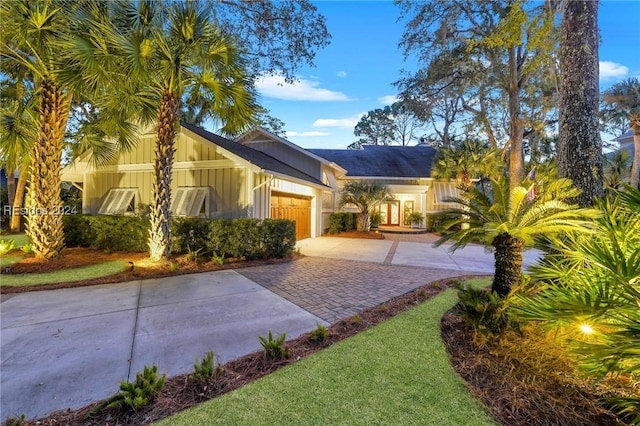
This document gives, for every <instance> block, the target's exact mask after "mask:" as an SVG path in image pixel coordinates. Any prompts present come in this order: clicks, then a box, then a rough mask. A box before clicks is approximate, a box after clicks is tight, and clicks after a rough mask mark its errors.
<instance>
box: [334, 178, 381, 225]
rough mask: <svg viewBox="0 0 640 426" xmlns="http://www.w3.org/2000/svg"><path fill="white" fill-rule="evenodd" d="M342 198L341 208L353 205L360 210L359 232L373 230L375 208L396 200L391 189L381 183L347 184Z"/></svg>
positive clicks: (342, 192)
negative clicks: (372, 222)
mask: <svg viewBox="0 0 640 426" xmlns="http://www.w3.org/2000/svg"><path fill="white" fill-rule="evenodd" d="M341 196H342V197H341V198H340V203H339V206H340V207H344V206H345V205H347V204H353V205H355V206H356V207H357V208H358V210H360V214H359V215H358V225H357V229H358V231H369V230H370V229H371V212H372V211H373V208H374V207H376V206H378V205H380V204H383V203H388V202H389V201H393V200H394V197H393V195H391V191H390V190H389V187H387V186H386V185H382V184H380V183H365V182H347V183H346V184H345V185H344V186H343V187H342V191H341Z"/></svg>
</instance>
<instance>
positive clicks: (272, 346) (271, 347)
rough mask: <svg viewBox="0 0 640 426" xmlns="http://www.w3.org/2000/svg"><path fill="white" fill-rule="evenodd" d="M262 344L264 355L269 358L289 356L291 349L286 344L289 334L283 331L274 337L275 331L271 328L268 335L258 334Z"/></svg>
mask: <svg viewBox="0 0 640 426" xmlns="http://www.w3.org/2000/svg"><path fill="white" fill-rule="evenodd" d="M258 339H260V344H261V345H262V348H263V349H264V356H265V358H267V359H284V358H288V357H289V354H290V351H289V348H287V347H286V346H285V344H284V341H285V340H286V339H287V334H286V333H282V334H280V335H279V336H278V337H273V333H272V332H271V330H269V334H268V335H267V337H264V336H258Z"/></svg>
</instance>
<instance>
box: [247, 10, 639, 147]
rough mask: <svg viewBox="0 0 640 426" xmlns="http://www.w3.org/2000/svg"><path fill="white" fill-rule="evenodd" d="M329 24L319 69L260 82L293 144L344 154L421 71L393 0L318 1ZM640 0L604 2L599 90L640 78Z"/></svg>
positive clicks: (263, 96) (263, 97)
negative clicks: (404, 41)
mask: <svg viewBox="0 0 640 426" xmlns="http://www.w3.org/2000/svg"><path fill="white" fill-rule="evenodd" d="M315 4H316V6H317V7H318V10H319V11H320V13H322V14H323V15H324V16H325V17H326V19H327V27H328V30H329V32H330V33H331V36H332V39H331V44H330V45H329V46H328V47H326V48H325V49H323V50H320V51H319V52H318V53H317V56H316V61H315V63H316V67H313V68H311V67H305V68H303V69H301V70H300V71H299V72H298V78H299V81H298V82H297V83H295V84H293V85H287V84H285V85H280V83H282V81H281V79H280V78H278V77H267V78H265V79H263V80H262V81H259V82H258V89H259V93H260V95H261V103H262V104H263V105H264V106H265V107H266V108H268V109H269V110H270V111H271V114H272V115H273V116H275V117H277V118H279V119H281V120H283V121H284V122H285V124H286V126H285V129H286V131H287V139H289V140H291V141H292V142H294V143H296V144H298V145H300V146H302V147H305V148H346V146H347V145H349V144H350V143H352V142H354V141H355V140H356V137H355V136H354V135H353V128H354V126H355V125H356V123H357V122H358V120H359V118H360V117H361V116H362V115H363V114H365V113H366V112H367V111H370V110H372V109H376V108H381V107H383V106H384V105H386V104H388V103H390V102H391V101H392V99H393V97H394V96H395V95H396V93H397V91H396V90H395V88H394V86H393V82H394V81H396V80H398V78H399V77H400V71H401V70H402V69H407V70H410V71H413V70H416V69H417V67H416V63H415V62H414V61H413V60H412V59H411V58H409V59H408V60H407V61H405V60H404V57H403V55H402V52H401V51H400V50H399V49H398V47H397V45H398V42H399V40H400V38H401V36H402V32H403V29H404V27H403V24H402V23H401V22H397V19H398V16H399V9H398V8H397V7H396V6H395V5H394V4H393V3H392V2H391V1H320V2H315ZM639 21H640V1H637V0H629V1H613V0H601V1H600V10H599V27H600V33H601V38H602V43H601V46H600V62H601V66H600V89H601V90H604V89H606V88H607V87H609V86H610V85H611V84H613V83H615V82H617V81H619V80H622V79H625V78H628V77H640V47H639V46H640V25H638V22H639Z"/></svg>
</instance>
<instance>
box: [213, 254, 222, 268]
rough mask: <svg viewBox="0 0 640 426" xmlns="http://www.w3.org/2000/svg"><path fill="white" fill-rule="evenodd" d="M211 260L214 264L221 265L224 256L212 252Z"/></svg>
mask: <svg viewBox="0 0 640 426" xmlns="http://www.w3.org/2000/svg"><path fill="white" fill-rule="evenodd" d="M211 261H212V262H213V263H215V264H216V265H222V264H224V256H220V255H218V254H217V253H215V252H214V253H213V256H211Z"/></svg>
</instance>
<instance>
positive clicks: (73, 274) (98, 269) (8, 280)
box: [2, 260, 128, 287]
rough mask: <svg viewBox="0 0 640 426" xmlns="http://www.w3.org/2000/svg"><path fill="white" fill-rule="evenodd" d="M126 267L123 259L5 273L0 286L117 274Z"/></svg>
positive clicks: (25, 284)
mask: <svg viewBox="0 0 640 426" xmlns="http://www.w3.org/2000/svg"><path fill="white" fill-rule="evenodd" d="M127 267H128V265H127V262H125V261H123V260H114V261H112V262H105V263H100V264H97V265H91V266H84V267H81V268H73V269H64V270H61V271H53V272H44V273H41V274H15V275H11V274H7V275H3V276H2V287H21V286H28V285H40V284H56V283H62V282H72V281H81V280H88V279H92V278H99V277H104V276H107V275H112V274H117V273H118V272H122V271H123V270H124V269H126V268H127Z"/></svg>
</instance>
